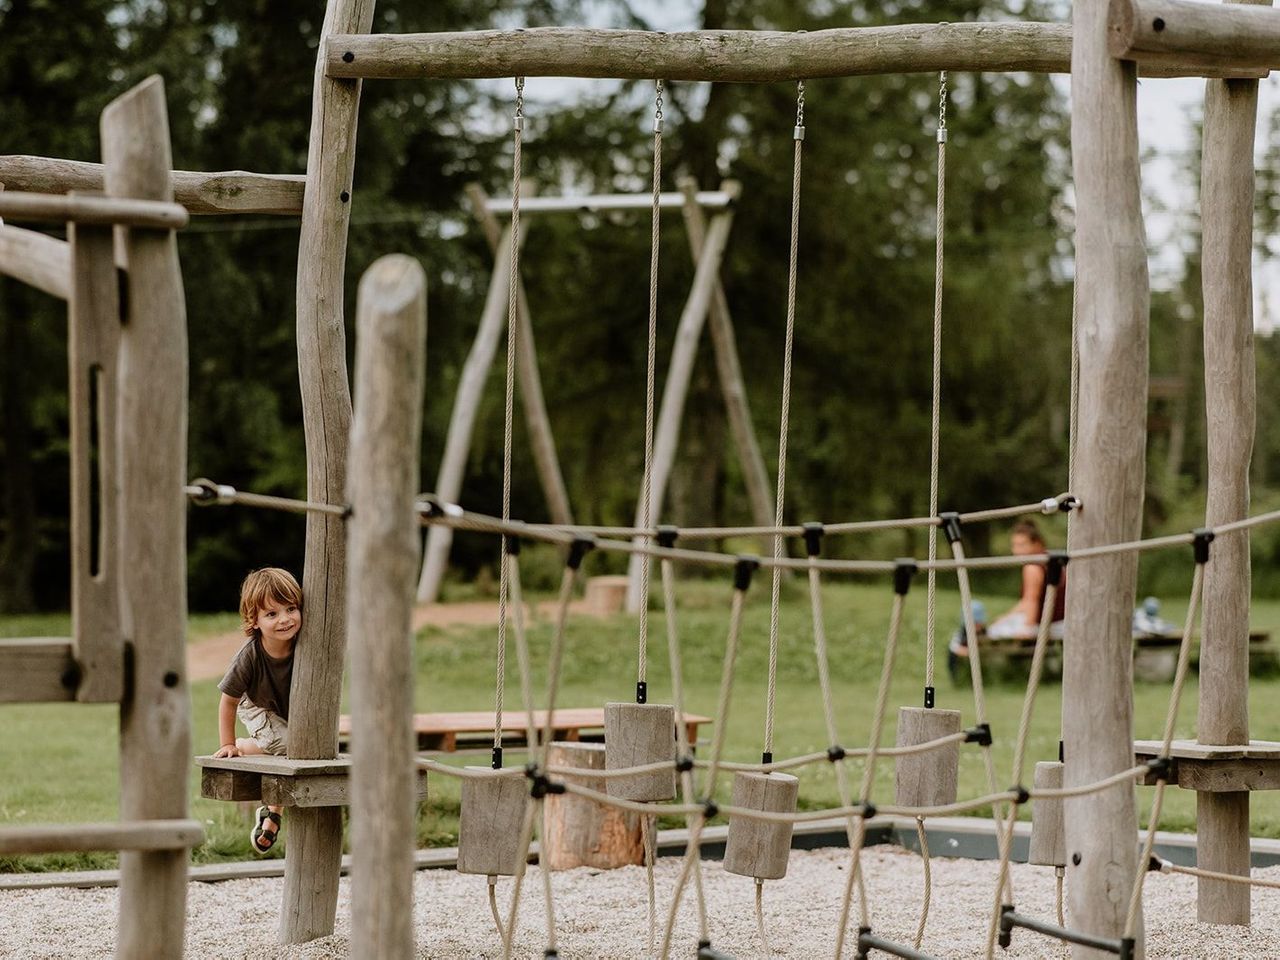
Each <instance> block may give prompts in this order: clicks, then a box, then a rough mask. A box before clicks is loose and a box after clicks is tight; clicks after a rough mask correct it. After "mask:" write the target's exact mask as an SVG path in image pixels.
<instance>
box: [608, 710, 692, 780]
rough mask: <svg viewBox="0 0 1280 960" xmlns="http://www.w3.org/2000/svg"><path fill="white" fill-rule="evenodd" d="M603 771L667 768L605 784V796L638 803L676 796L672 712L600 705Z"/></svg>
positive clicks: (673, 721) (674, 728)
mask: <svg viewBox="0 0 1280 960" xmlns="http://www.w3.org/2000/svg"><path fill="white" fill-rule="evenodd" d="M604 742H605V748H606V749H605V768H606V769H608V770H620V769H623V768H625V767H638V766H642V765H644V764H646V763H658V762H659V761H665V762H669V763H670V764H671V767H670V768H669V769H666V770H657V771H654V772H653V773H642V774H638V775H636V776H634V777H615V778H612V779H610V780H609V781H608V787H609V796H611V797H621V798H623V799H626V800H638V801H641V802H646V801H654V800H670V799H671V798H672V797H674V796H675V795H676V773H675V759H676V711H675V708H674V707H672V706H669V705H668V704H661V703H606V704H605V705H604Z"/></svg>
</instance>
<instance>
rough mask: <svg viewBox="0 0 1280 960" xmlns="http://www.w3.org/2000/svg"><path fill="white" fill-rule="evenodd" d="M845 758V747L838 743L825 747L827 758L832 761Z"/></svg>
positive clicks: (835, 761)
mask: <svg viewBox="0 0 1280 960" xmlns="http://www.w3.org/2000/svg"><path fill="white" fill-rule="evenodd" d="M844 758H845V749H844V747H842V746H840V744H838V743H835V744H832V745H831V746H829V747H827V759H828V760H830V761H831V762H832V763H837V762H839V761H840V760H843V759H844Z"/></svg>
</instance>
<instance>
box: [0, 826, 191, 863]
mask: <svg viewBox="0 0 1280 960" xmlns="http://www.w3.org/2000/svg"><path fill="white" fill-rule="evenodd" d="M202 843H204V827H203V826H202V825H201V823H200V821H199V820H131V821H117V822H113V823H55V824H48V825H41V826H29V827H28V826H23V827H0V854H5V855H10V856H12V855H16V854H34V853H83V852H87V851H92V850H183V849H187V848H189V847H198V846H199V845H200V844H202Z"/></svg>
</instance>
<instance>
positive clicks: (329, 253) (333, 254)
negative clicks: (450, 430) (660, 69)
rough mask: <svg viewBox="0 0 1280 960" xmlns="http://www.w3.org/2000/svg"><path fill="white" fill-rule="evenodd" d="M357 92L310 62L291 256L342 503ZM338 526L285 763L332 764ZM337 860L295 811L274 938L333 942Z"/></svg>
mask: <svg viewBox="0 0 1280 960" xmlns="http://www.w3.org/2000/svg"><path fill="white" fill-rule="evenodd" d="M372 23H373V0H331V2H329V3H328V4H326V7H325V18H324V23H323V25H322V27H321V30H320V42H321V45H322V47H321V49H323V43H324V40H325V38H326V37H329V36H332V35H334V34H340V33H353V32H354V33H363V32H366V31H368V30H369V28H370V26H371V25H372ZM359 106H360V81H358V80H336V79H330V78H328V77H326V76H325V74H324V62H323V58H317V61H316V72H315V82H314V89H313V93H312V97H311V136H310V142H309V144H308V148H307V183H306V192H305V195H304V197H303V206H302V228H301V236H300V240H299V246H298V282H297V311H298V316H297V336H298V380H299V384H300V386H301V393H302V411H303V431H304V434H305V436H306V445H307V498H308V499H309V500H312V501H320V502H323V503H337V502H339V500H340V498H341V497H344V496H345V495H346V483H347V439H348V435H349V433H350V430H351V394H350V391H349V390H348V387H347V362H346V357H347V347H346V334H345V331H344V327H343V276H344V274H345V267H346V259H347V226H348V223H349V221H350V215H351V189H352V187H351V176H352V171H353V169H354V167H355V146H356V118H357V114H358V112H359ZM343 525H344V521H343V520H341V519H339V518H337V517H332V516H328V515H325V514H317V513H311V514H308V516H307V534H306V562H305V564H304V566H303V573H302V589H303V596H304V602H305V604H306V611H307V615H306V618H305V620H304V621H303V626H302V631H301V634H300V636H299V638H298V648H297V653H296V654H295V655H294V666H293V694H292V696H293V702H294V703H295V704H297V705H298V706H297V707H295V708H294V710H293V711H292V712H291V714H290V717H289V721H290V722H289V756H291V757H295V758H322V757H332V756H333V755H334V754H335V753H336V752H337V749H338V711H339V703H338V701H339V699H340V695H341V690H342V667H343V662H344V658H345V654H346V635H345V634H346V630H345V628H346V619H347V614H346V583H345V580H346V559H347V558H346V536H345V530H344V526H343ZM341 859H342V820H341V815H340V812H339V811H338V810H336V809H334V808H317V809H305V810H300V811H298V812H296V813H295V814H294V816H293V817H291V818H290V824H289V849H288V855H287V857H286V861H287V863H286V870H285V884H284V904H283V906H282V908H281V914H280V938H281V940H282V941H283V942H284V943H302V942H305V941H307V940H313V939H315V938H316V937H324V936H328V935H329V934H331V933H332V932H333V920H334V913H335V911H336V909H337V902H338V865H339V863H340V862H341Z"/></svg>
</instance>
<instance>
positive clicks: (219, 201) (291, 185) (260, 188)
mask: <svg viewBox="0 0 1280 960" xmlns="http://www.w3.org/2000/svg"><path fill="white" fill-rule="evenodd" d="M171 176H172V179H173V194H174V199H175V200H176V201H177V202H178V203H180V204H182V205H183V206H184V207H186V208H187V212H188V213H192V214H219V213H284V214H293V215H294V216H297V215H298V214H299V213H301V212H302V193H303V189H304V187H305V185H306V179H307V178H306V177H304V176H301V175H292V174H275V173H248V172H246V171H244V170H227V171H222V172H219V173H199V172H194V171H189V170H174V171H172V173H171ZM0 181H4V183H5V184H6V185H7V186H8V188H9V189H10V190H29V191H31V192H33V193H70V192H71V191H72V190H101V189H102V184H103V174H102V164H100V163H82V162H80V161H79V160H57V159H52V158H50V157H31V156H22V155H10V156H0Z"/></svg>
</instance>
